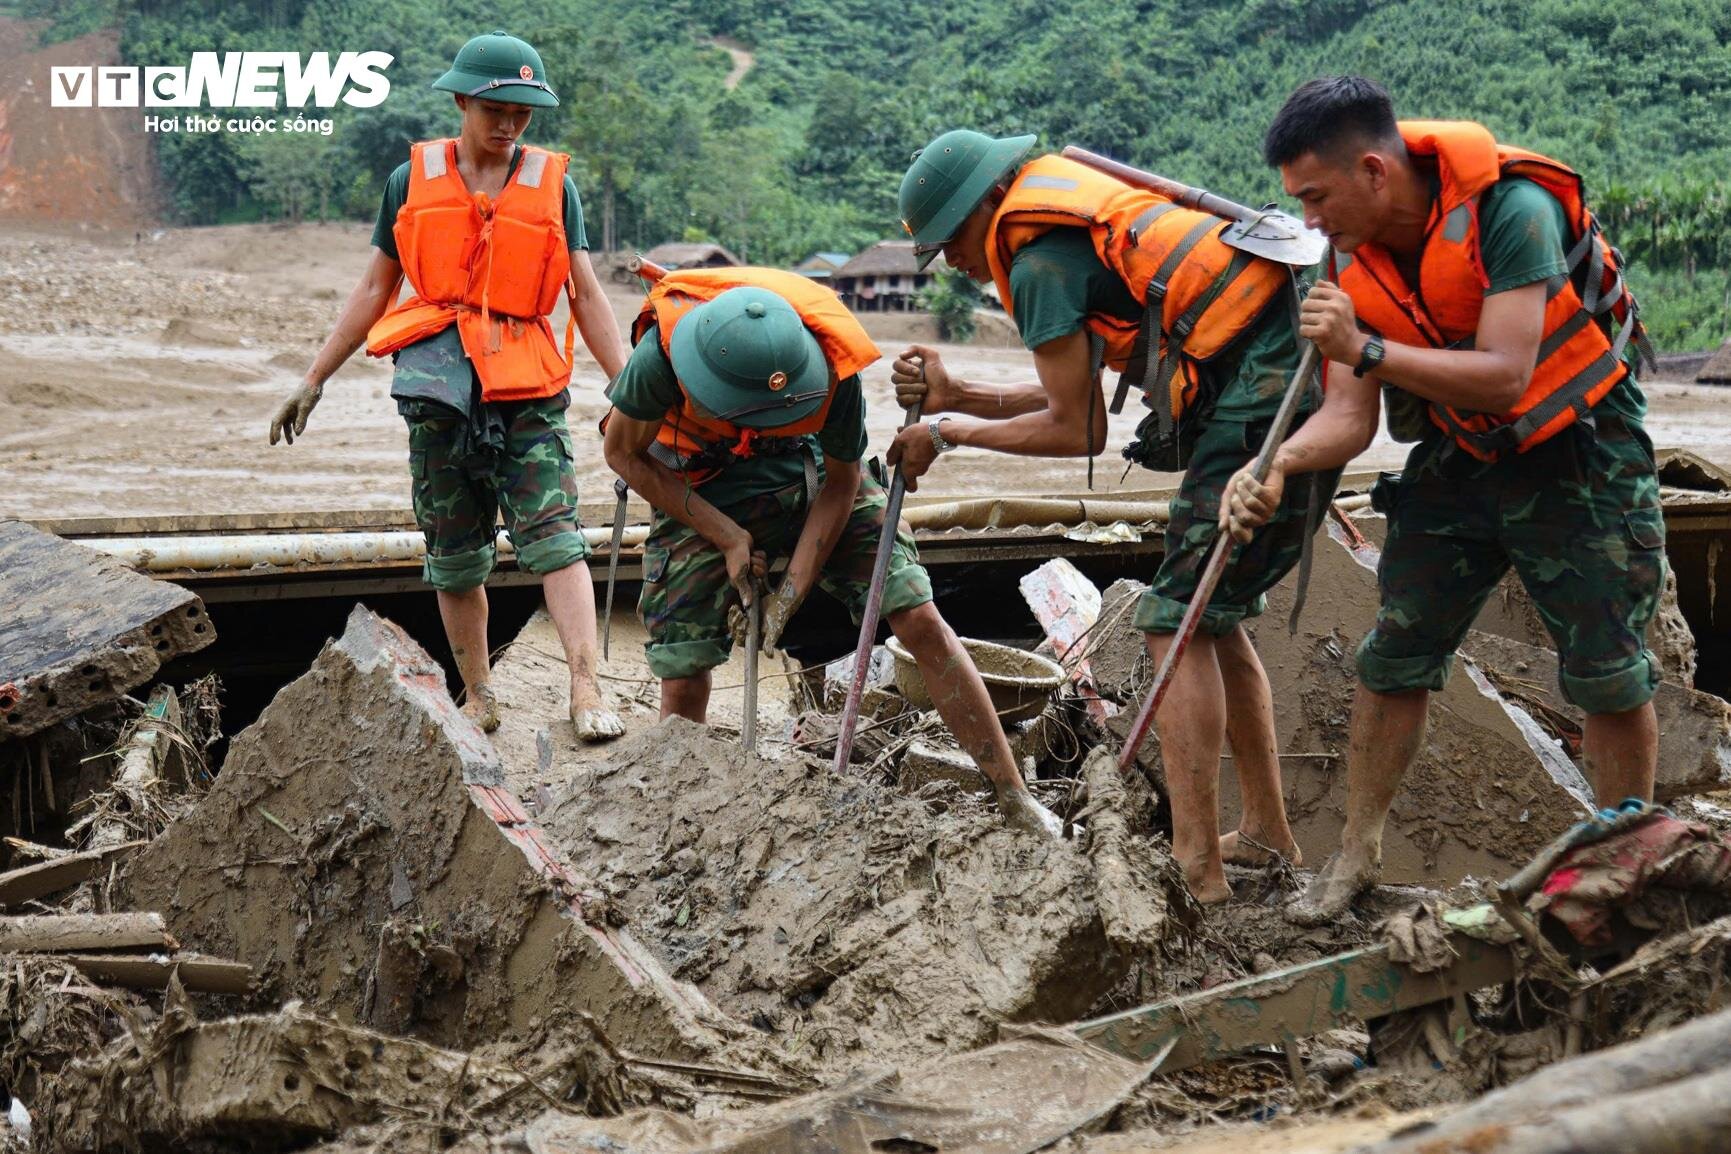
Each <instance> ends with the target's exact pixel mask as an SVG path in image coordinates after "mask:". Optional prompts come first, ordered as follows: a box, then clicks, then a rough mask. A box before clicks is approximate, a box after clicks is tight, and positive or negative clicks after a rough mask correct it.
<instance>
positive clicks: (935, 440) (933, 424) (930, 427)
mask: <svg viewBox="0 0 1731 1154" xmlns="http://www.w3.org/2000/svg"><path fill="white" fill-rule="evenodd" d="M943 423H944V418H942V417H933V418H932V419H931V420H929V421H927V422H926V431H927V432H929V433H931V435H932V448H934V449H936V450H937V451H938V452H939V453H940V454H941V453H947V452H949V451H950V450H951V449H955V448H959V447H960V446H958V445H953V444H951V443H950V442H949V441H946V440H944V435H943V434H942V433H940V432H938V426H939V425H941V424H943Z"/></svg>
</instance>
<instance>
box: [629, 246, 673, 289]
mask: <svg viewBox="0 0 1731 1154" xmlns="http://www.w3.org/2000/svg"><path fill="white" fill-rule="evenodd" d="M625 271H626V272H628V273H630V274H631V275H632V276H640V277H642V278H643V279H644V280H646V281H648V282H649V283H650V284H654V283H655V282H656V281H658V280H660V279H661V278H662V277H664V276H666V275H667V270H666V269H664V268H662V267H661V266H660V265H658V264H656V263H655V262H654V261H652V260H650V259H649V258H648V257H646V256H644V255H643V254H642V253H638V254H637V255H636V256H634V257H632V258H631V259H630V260H628V261H626V262H625Z"/></svg>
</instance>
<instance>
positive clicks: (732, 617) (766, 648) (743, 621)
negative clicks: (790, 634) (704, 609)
mask: <svg viewBox="0 0 1731 1154" xmlns="http://www.w3.org/2000/svg"><path fill="white" fill-rule="evenodd" d="M804 600H805V598H804V596H803V595H801V594H800V593H799V591H798V590H796V589H795V588H794V587H793V582H792V581H790V580H788V579H787V578H786V577H783V578H782V579H781V584H780V585H779V586H777V587H776V590H775V592H774V593H771V594H769V595H768V596H766V597H765V598H764V600H763V627H762V629H761V630H760V631H759V634H758V645H757V647H758V648H759V649H760V650H762V651H763V652H765V653H767V654H769V655H770V656H772V657H773V656H774V655H775V653H776V651H777V650H779V649H780V648H781V635H782V633H783V632H784V631H786V629H787V622H788V618H790V617H792V616H793V615H794V612H795V611H796V610H797V609H798V608H799V606H800V603H801V602H803V601H804ZM750 627H751V621H750V616H749V614H747V612H746V607H744V606H739V605H734V606H731V607H729V609H728V610H727V631H728V632H729V633H730V634H732V635H733V643H734V644H735V645H739V646H743V645H744V644H745V643H746V638H747V637H749V636H750V632H749V631H750Z"/></svg>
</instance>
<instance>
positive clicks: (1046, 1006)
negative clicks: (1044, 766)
mask: <svg viewBox="0 0 1731 1154" xmlns="http://www.w3.org/2000/svg"><path fill="white" fill-rule="evenodd" d="M544 820H545V822H546V825H547V828H548V831H549V833H550V835H551V836H552V837H553V839H554V840H555V841H556V842H557V844H558V846H559V848H561V849H562V850H564V852H565V853H566V854H567V855H568V856H569V857H570V859H571V861H572V862H573V864H574V865H575V866H576V868H577V869H578V870H579V872H581V873H583V874H584V875H586V876H587V877H588V878H589V879H590V880H591V882H593V883H594V884H596V885H597V886H599V887H600V888H601V889H603V890H604V891H605V892H606V893H607V894H608V895H609V897H610V899H611V900H612V901H613V902H614V903H615V905H616V906H617V907H618V909H619V910H620V911H621V914H622V916H623V917H624V919H625V920H626V922H627V924H628V925H629V926H630V927H631V930H632V932H633V933H634V934H636V935H637V936H638V937H639V938H640V939H641V940H642V941H643V942H644V943H645V944H646V945H648V946H649V947H650V948H651V949H652V950H654V951H655V952H656V954H657V955H658V956H659V957H660V958H661V960H662V961H663V962H664V963H665V964H666V965H667V967H668V969H669V971H670V972H671V973H672V974H673V976H674V977H676V978H679V979H683V980H686V981H690V982H694V983H695V984H696V985H697V986H698V988H699V989H700V990H701V991H702V992H703V993H704V994H705V995H707V996H708V998H709V999H710V1000H711V1001H712V1002H713V1003H714V1004H715V1005H716V1006H717V1007H718V1008H719V1009H722V1010H724V1011H726V1012H728V1013H731V1014H733V1015H735V1016H736V1017H738V1018H740V1019H742V1020H744V1021H748V1022H750V1023H752V1024H753V1025H755V1026H757V1027H758V1028H759V1029H761V1030H764V1031H766V1032H768V1033H770V1034H772V1035H774V1036H775V1037H776V1038H777V1039H778V1040H779V1041H781V1042H782V1044H783V1045H784V1046H785V1047H787V1048H788V1049H789V1050H790V1051H792V1052H794V1053H797V1054H801V1055H804V1054H812V1055H815V1056H816V1057H818V1058H819V1059H821V1060H822V1061H823V1063H824V1064H826V1065H832V1064H836V1065H848V1064H857V1063H862V1062H868V1061H869V1062H880V1061H890V1062H899V1061H905V1060H917V1059H918V1058H921V1057H925V1056H929V1055H932V1054H934V1053H938V1052H946V1051H954V1050H960V1049H966V1048H969V1047H972V1046H976V1045H980V1044H983V1043H985V1042H988V1041H990V1040H991V1039H992V1038H993V1037H995V1036H996V1031H997V1029H998V1026H999V1024H1000V1023H1004V1022H1027V1021H1045V1022H1063V1021H1069V1020H1074V1019H1076V1018H1079V1017H1082V1016H1083V1015H1085V1014H1086V1013H1087V1012H1088V1010H1089V1009H1090V1007H1092V1006H1093V1005H1094V1003H1095V1002H1096V1001H1097V1000H1098V999H1100V998H1101V997H1102V996H1103V995H1105V994H1106V993H1107V992H1108V991H1110V990H1111V989H1112V988H1113V987H1114V986H1116V985H1117V984H1118V983H1119V982H1121V981H1122V980H1123V979H1124V978H1125V977H1126V976H1127V975H1128V974H1129V973H1130V972H1131V971H1132V969H1133V968H1137V967H1143V968H1146V969H1148V970H1149V971H1151V972H1155V971H1158V969H1159V968H1160V965H1161V962H1162V958H1161V957H1159V956H1158V955H1157V954H1152V953H1149V952H1146V951H1137V950H1135V949H1127V948H1125V946H1124V945H1122V944H1119V943H1115V942H1113V941H1112V940H1110V938H1109V935H1108V931H1107V928H1106V926H1105V925H1104V924H1103V922H1102V918H1101V911H1100V907H1099V889H1098V886H1097V883H1096V873H1095V869H1094V866H1093V864H1092V863H1091V862H1090V860H1089V857H1088V855H1087V854H1086V853H1085V852H1084V851H1083V850H1082V849H1080V848H1078V847H1077V846H1076V845H1075V844H1073V843H1048V842H1043V841H1039V840H1037V839H1034V838H1031V837H1029V836H1028V835H1025V834H1022V833H1018V832H1015V831H1012V830H1010V829H1007V828H1005V827H1004V825H1003V823H1002V821H1001V820H1000V819H999V817H998V815H997V813H996V811H995V810H994V809H993V808H991V807H990V806H989V805H988V804H986V803H985V802H984V801H982V800H979V799H976V798H973V797H967V796H959V795H950V797H949V798H948V799H947V802H946V805H945V806H944V807H943V808H942V809H941V810H940V809H939V808H937V807H935V806H932V805H928V804H926V803H925V802H922V801H920V800H917V799H914V798H910V797H907V796H904V795H902V794H900V793H898V792H897V791H895V790H894V789H893V788H891V787H890V786H888V785H884V784H879V783H877V782H874V781H868V780H864V779H862V778H859V777H855V776H852V775H846V776H836V775H834V774H833V773H832V772H831V771H830V769H829V767H828V766H827V765H821V764H818V763H816V762H813V761H808V760H806V759H803V758H799V757H796V756H792V755H790V756H788V757H787V758H786V759H784V760H764V759H759V758H754V757H747V756H745V755H744V753H743V752H742V751H741V750H740V749H739V747H738V746H737V745H735V744H733V743H731V742H726V741H722V740H718V739H717V738H716V737H715V736H714V735H712V734H711V733H709V732H707V731H706V730H704V729H703V728H702V727H700V726H697V725H693V724H691V723H689V722H685V721H682V720H679V719H671V720H669V721H666V722H663V723H661V724H659V725H657V726H655V727H654V728H652V729H649V730H647V731H646V732H642V733H639V734H635V735H633V736H632V737H629V738H627V739H626V740H625V741H623V742H621V743H619V744H618V745H617V746H615V747H613V748H612V749H611V750H609V751H608V754H607V756H606V758H605V759H604V760H602V761H600V762H598V763H595V764H593V765H592V766H589V767H585V769H584V770H582V771H581V772H580V773H579V774H578V775H577V776H575V777H573V778H572V780H571V781H570V783H569V785H568V787H567V789H566V791H565V793H564V796H563V797H562V798H561V799H559V800H558V802H557V804H556V805H555V807H554V808H553V809H552V811H551V812H550V813H549V814H548V815H546V817H545V819H544ZM1144 849H1146V847H1144ZM1158 856H1159V858H1163V855H1158ZM1151 860H1158V859H1151ZM1135 883H1136V884H1137V885H1138V886H1139V887H1141V890H1142V893H1141V896H1142V898H1143V899H1144V900H1146V901H1147V902H1149V903H1150V904H1152V905H1153V906H1154V907H1155V908H1157V909H1162V910H1163V909H1165V907H1166V904H1167V902H1168V899H1169V894H1170V892H1171V891H1170V887H1171V886H1173V885H1174V884H1175V877H1174V875H1172V873H1171V871H1170V868H1169V866H1168V867H1167V868H1165V869H1160V868H1157V867H1156V868H1153V869H1147V868H1144V869H1143V870H1142V871H1140V873H1139V876H1137V877H1136V878H1135Z"/></svg>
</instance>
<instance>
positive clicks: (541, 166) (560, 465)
mask: <svg viewBox="0 0 1731 1154" xmlns="http://www.w3.org/2000/svg"><path fill="white" fill-rule="evenodd" d="M433 87H434V88H436V89H438V90H440V91H444V92H450V93H452V94H453V96H452V100H453V103H455V105H456V107H457V110H458V111H459V112H460V113H461V115H462V130H461V133H460V135H459V136H457V137H456V138H455V139H451V140H436V141H428V142H425V143H422V144H417V145H415V146H414V148H413V149H412V151H411V154H410V159H409V160H408V161H407V162H405V163H404V164H403V165H402V166H400V167H399V168H398V169H397V170H396V171H395V172H394V173H392V174H391V177H390V179H389V180H388V181H386V183H385V194H384V201H383V203H382V205H381V206H380V209H379V216H378V222H377V224H376V225H375V226H374V228H373V239H372V243H373V255H372V262H371V263H370V264H369V265H368V267H367V270H366V272H365V273H364V274H363V275H362V277H361V280H360V283H359V284H357V285H356V286H355V290H354V292H353V293H351V294H350V296H349V300H348V303H347V304H346V305H345V306H344V308H343V311H342V314H341V315H340V316H339V317H338V319H337V322H336V325H335V327H334V328H333V330H332V331H331V334H330V336H329V337H328V338H327V339H326V341H325V343H324V347H323V348H321V349H320V350H319V352H318V355H317V356H316V357H315V358H314V360H313V364H312V367H311V368H309V369H308V370H307V372H306V375H305V377H304V378H303V380H302V382H301V384H300V385H299V386H298V387H297V388H296V389H295V390H294V392H293V393H292V394H290V396H289V397H288V398H287V399H286V400H284V402H283V403H282V405H281V407H280V408H278V409H277V411H276V413H275V415H273V416H272V418H271V424H270V443H271V444H273V445H274V444H276V443H277V441H278V440H279V438H281V439H286V441H287V442H288V443H289V444H293V443H294V439H295V437H297V436H299V435H301V434H302V433H304V432H305V431H306V426H307V418H308V416H309V415H310V414H311V413H312V410H313V407H314V406H315V405H317V404H318V401H319V398H320V396H321V395H322V394H323V390H324V384H325V382H326V381H327V380H328V379H329V378H330V377H331V375H332V374H333V373H335V372H336V371H337V369H338V368H340V367H341V366H342V364H343V362H345V361H346V360H348V358H349V357H350V356H351V355H353V353H354V352H355V350H356V349H357V348H359V347H360V346H361V345H362V344H363V343H365V344H366V346H367V352H368V353H369V354H371V355H374V356H385V355H389V356H390V357H391V358H392V359H393V360H394V361H395V363H396V372H395V376H394V379H393V383H392V388H391V395H392V396H393V397H394V398H395V399H396V402H397V409H398V412H399V413H401V414H402V416H403V418H404V420H405V421H406V422H407V424H408V435H409V468H410V473H411V479H412V497H413V503H414V509H415V520H416V522H417V524H419V526H420V528H421V531H422V532H423V533H424V534H425V536H426V540H427V552H426V560H425V563H424V564H423V567H422V576H423V578H424V579H425V580H426V581H427V583H428V584H430V585H432V586H433V588H434V589H435V590H436V591H437V594H438V600H439V613H440V616H441V618H442V619H443V621H444V625H445V635H446V637H447V639H448V640H449V641H450V644H451V650H452V653H453V655H454V656H455V658H456V664H457V668H458V670H459V672H460V673H461V675H462V679H463V685H464V689H465V691H466V701H465V704H464V711H465V712H466V713H468V714H469V715H470V716H471V717H472V718H473V719H474V720H475V722H476V723H477V724H478V725H479V726H480V727H481V728H482V729H483V730H489V731H490V730H492V729H495V728H497V727H498V724H499V718H498V710H497V705H496V702H495V699H494V695H493V692H492V690H491V689H490V688H489V667H488V653H489V649H488V644H487V594H486V590H485V587H484V584H483V583H484V582H485V581H486V578H487V575H488V574H489V572H491V570H492V568H493V564H494V543H495V534H496V530H495V528H494V526H495V523H496V522H497V520H498V518H499V516H500V514H501V513H503V515H504V520H505V527H506V529H507V531H508V532H509V533H510V536H511V542H512V545H513V547H514V549H515V552H516V556H517V565H518V567H519V568H521V569H523V570H525V571H527V572H530V573H535V574H538V575H540V576H541V578H542V583H543V587H544V589H545V592H546V598H547V609H548V612H549V614H550V615H551V616H552V618H553V623H554V625H555V626H556V627H557V629H558V633H559V639H560V641H561V643H562V644H563V646H564V649H565V656H566V660H567V662H568V664H569V666H570V672H571V711H570V712H571V719H572V722H573V724H574V725H575V726H576V729H577V734H578V736H579V737H581V738H583V739H584V740H589V741H596V740H605V739H608V738H613V737H617V736H619V735H620V734H621V733H623V732H624V726H623V724H622V723H621V722H620V720H619V717H618V716H617V715H616V714H615V713H614V712H613V711H612V710H611V709H609V708H608V707H607V705H606V702H605V700H604V699H603V697H602V695H601V692H600V688H599V685H598V683H597V681H596V676H595V648H596V645H595V635H596V623H595V594H594V587H593V585H592V583H591V581H590V576H589V567H588V565H587V564H586V563H585V559H586V558H587V557H588V556H589V553H590V548H589V545H588V543H587V541H586V540H585V538H584V536H583V534H582V532H581V528H580V526H579V525H578V523H577V480H576V473H575V470H574V467H573V461H572V446H571V434H570V431H569V430H568V429H567V427H566V423H565V408H566V405H567V404H568V403H569V390H568V386H569V383H570V376H571V352H572V348H573V344H574V333H575V331H576V330H581V332H582V336H583V342H584V344H585V345H587V346H588V348H589V351H590V353H591V354H593V355H594V357H595V359H596V361H598V362H599V363H600V366H601V369H602V371H603V372H605V373H606V374H607V375H608V376H609V377H611V376H613V375H614V374H616V373H617V372H618V371H619V370H620V368H621V367H622V366H623V365H624V363H625V359H626V356H627V349H626V347H625V343H624V341H623V340H622V339H621V337H620V334H619V327H618V323H617V322H616V321H615V319H614V317H613V312H612V310H611V308H610V307H609V306H608V304H607V300H606V298H605V296H604V295H603V294H602V291H601V286H600V284H599V282H598V281H597V280H596V277H595V272H594V269H593V268H592V266H591V265H590V263H589V254H588V247H589V246H588V240H587V238H586V237H585V235H584V231H583V209H582V205H581V203H580V202H579V200H578V198H577V188H576V186H575V185H574V184H573V183H572V181H571V178H570V177H569V176H568V175H566V168H567V165H568V163H569V158H568V157H566V156H564V155H563V154H560V153H554V152H548V151H546V150H544V149H540V148H535V147H533V146H526V145H524V144H522V143H521V142H520V141H519V138H520V137H521V136H522V135H523V133H524V131H525V130H526V129H527V128H528V126H529V120H530V117H531V116H532V115H533V112H534V109H536V108H551V107H554V106H556V105H557V104H558V103H559V100H558V97H556V96H555V95H554V93H553V90H552V88H551V87H550V86H549V85H548V84H547V78H546V71H545V69H544V68H543V66H542V63H541V57H540V56H539V55H538V54H537V53H536V51H535V49H534V48H532V47H530V46H529V45H528V44H527V43H525V42H524V41H522V40H519V39H518V38H516V37H515V36H509V35H506V34H505V33H504V32H494V33H491V34H489V35H485V36H477V37H475V38H474V39H472V40H470V41H469V42H468V43H467V44H464V45H463V47H462V49H461V50H460V51H459V52H458V53H457V57H456V60H455V61H454V62H453V63H452V65H451V68H450V70H449V71H447V72H446V73H445V74H444V75H442V76H440V77H439V79H438V80H437V81H435V82H434V84H433ZM405 276H407V278H408V280H409V283H410V285H411V287H412V288H413V289H414V295H413V296H412V297H411V298H409V299H408V300H405V301H403V302H401V303H398V302H397V296H398V290H399V287H400V286H401V284H402V281H403V279H404V277H405ZM561 296H564V297H566V298H567V299H568V301H569V304H570V312H571V323H570V324H569V325H568V326H567V330H566V333H565V342H564V347H563V349H561V348H560V347H559V345H558V343H557V341H556V339H555V337H554V335H553V332H552V329H551V326H550V325H549V323H548V320H547V317H548V315H549V314H550V313H551V312H552V311H553V310H554V308H555V307H556V306H557V303H558V300H559V298H560V297H561Z"/></svg>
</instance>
